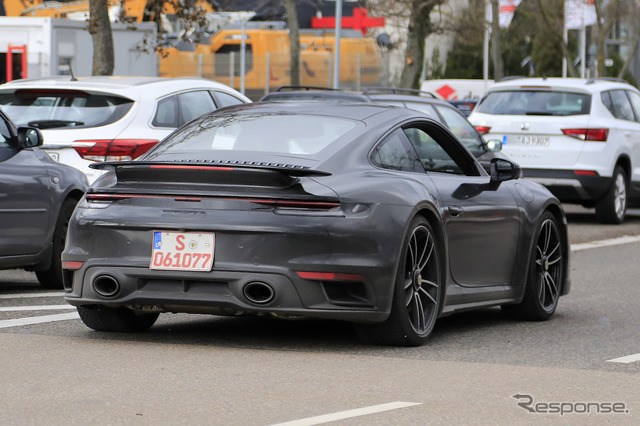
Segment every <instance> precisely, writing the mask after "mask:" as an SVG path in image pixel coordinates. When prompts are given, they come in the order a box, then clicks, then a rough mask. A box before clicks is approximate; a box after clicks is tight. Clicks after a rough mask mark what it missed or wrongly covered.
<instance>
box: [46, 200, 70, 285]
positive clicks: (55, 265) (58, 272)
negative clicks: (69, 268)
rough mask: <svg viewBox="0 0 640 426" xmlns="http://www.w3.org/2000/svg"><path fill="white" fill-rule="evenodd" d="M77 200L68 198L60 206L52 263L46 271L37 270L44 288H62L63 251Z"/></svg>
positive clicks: (54, 233)
mask: <svg viewBox="0 0 640 426" xmlns="http://www.w3.org/2000/svg"><path fill="white" fill-rule="evenodd" d="M77 203H78V201H77V200H74V199H72V198H67V199H66V200H64V202H63V203H62V206H61V207H60V213H59V214H58V219H57V221H56V228H55V229H54V231H53V240H52V242H51V243H52V250H51V263H50V264H49V269H47V270H44V271H36V277H37V278H38V281H39V282H40V285H41V286H42V287H44V288H50V289H58V288H62V287H63V285H62V259H61V257H62V251H63V250H64V245H65V242H66V240H67V229H68V228H69V219H71V215H72V214H73V209H75V207H76V204H77Z"/></svg>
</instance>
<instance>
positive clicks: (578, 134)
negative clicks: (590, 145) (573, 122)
mask: <svg viewBox="0 0 640 426" xmlns="http://www.w3.org/2000/svg"><path fill="white" fill-rule="evenodd" d="M562 133H564V134H565V135H567V136H571V137H574V138H577V139H580V140H583V141H595V142H606V141H607V137H608V136H609V129H562Z"/></svg>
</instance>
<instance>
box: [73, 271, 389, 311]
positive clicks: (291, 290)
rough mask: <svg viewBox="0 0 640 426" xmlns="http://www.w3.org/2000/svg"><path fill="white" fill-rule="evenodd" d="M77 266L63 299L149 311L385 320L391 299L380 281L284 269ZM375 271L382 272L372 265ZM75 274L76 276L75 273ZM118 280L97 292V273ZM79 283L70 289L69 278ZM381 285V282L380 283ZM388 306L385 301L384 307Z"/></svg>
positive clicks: (86, 303) (83, 303)
mask: <svg viewBox="0 0 640 426" xmlns="http://www.w3.org/2000/svg"><path fill="white" fill-rule="evenodd" d="M88 263H89V264H90V265H91V266H89V267H86V268H83V269H81V270H78V271H74V272H71V271H65V274H66V277H65V278H66V279H67V283H65V284H66V285H65V286H66V287H67V294H66V295H65V300H66V301H67V302H68V303H69V304H71V305H74V306H85V305H89V306H90V305H101V306H107V307H111V308H117V307H127V308H130V309H134V310H138V311H146V312H182V313H200V314H214V315H229V316H234V315H249V314H254V315H256V314H257V315H260V314H264V315H273V316H282V317H315V318H325V319H336V320H345V321H354V322H381V321H384V320H385V319H386V317H387V316H388V314H389V307H388V304H387V303H381V304H379V303H380V302H382V301H381V300H379V298H377V297H376V293H378V294H379V293H380V290H381V289H379V288H378V289H377V290H378V291H377V292H376V288H375V285H376V283H374V282H371V281H366V282H324V281H310V280H305V279H302V278H300V277H297V276H296V274H295V273H292V272H291V271H288V270H286V269H285V268H276V267H264V266H263V267H256V268H254V270H253V271H248V270H246V271H232V270H224V269H221V270H214V271H210V272H199V273H191V274H184V273H183V274H177V273H175V272H171V271H154V270H150V269H148V268H145V267H122V266H115V265H107V264H104V263H102V262H95V261H92V262H88ZM369 272H373V273H372V275H373V276H376V274H384V272H383V270H382V268H373V269H372V270H371V271H369ZM72 275H73V276H72ZM105 276H108V277H109V278H110V279H111V280H112V282H114V283H117V287H114V294H113V295H112V296H105V295H104V294H99V293H98V291H96V290H97V287H96V285H95V283H96V280H97V279H99V277H105ZM69 279H72V280H73V281H74V283H76V285H74V286H73V287H72V288H70V287H71V286H69V285H68V284H69V282H68V280H69ZM256 283H258V284H259V285H260V286H262V287H263V288H265V287H264V286H267V287H266V288H270V289H271V291H272V293H271V294H270V295H269V297H268V298H267V297H265V298H264V299H263V300H258V301H256V300H255V299H254V298H252V297H251V294H249V293H248V292H247V289H248V285H252V284H256ZM378 284H379V283H378ZM385 305H387V306H385Z"/></svg>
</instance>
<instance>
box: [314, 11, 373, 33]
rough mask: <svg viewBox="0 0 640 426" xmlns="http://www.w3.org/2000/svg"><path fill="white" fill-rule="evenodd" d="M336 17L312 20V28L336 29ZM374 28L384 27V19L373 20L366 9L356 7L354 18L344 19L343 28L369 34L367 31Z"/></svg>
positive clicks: (345, 17) (344, 17) (346, 17)
mask: <svg viewBox="0 0 640 426" xmlns="http://www.w3.org/2000/svg"><path fill="white" fill-rule="evenodd" d="M335 27H336V17H335V16H327V17H325V18H316V17H313V18H311V28H335ZM372 27H384V18H372V17H370V16H369V15H368V14H367V9H365V8H364V7H354V8H353V16H343V17H342V28H353V29H354V30H360V31H362V34H363V35H366V34H367V29H369V28H372Z"/></svg>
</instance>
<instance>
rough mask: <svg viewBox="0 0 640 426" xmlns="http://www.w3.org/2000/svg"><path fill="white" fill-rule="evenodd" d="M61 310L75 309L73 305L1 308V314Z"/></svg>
mask: <svg viewBox="0 0 640 426" xmlns="http://www.w3.org/2000/svg"><path fill="white" fill-rule="evenodd" d="M60 309H75V306H71V305H36V306H34V305H32V306H4V307H2V306H0V312H19V311H57V310H60Z"/></svg>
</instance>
